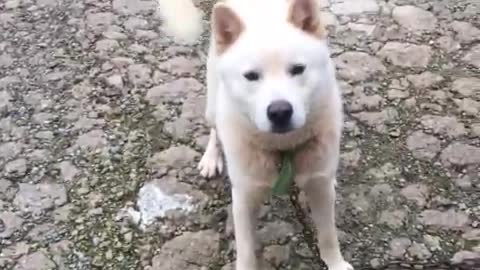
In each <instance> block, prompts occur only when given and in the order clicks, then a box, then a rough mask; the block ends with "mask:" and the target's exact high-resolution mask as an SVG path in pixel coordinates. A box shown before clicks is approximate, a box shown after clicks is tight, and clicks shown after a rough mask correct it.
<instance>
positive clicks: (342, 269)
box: [328, 261, 353, 270]
mask: <svg viewBox="0 0 480 270" xmlns="http://www.w3.org/2000/svg"><path fill="white" fill-rule="evenodd" d="M328 270H353V266H352V265H351V264H349V263H348V262H346V261H341V262H338V263H335V264H332V265H329V266H328Z"/></svg>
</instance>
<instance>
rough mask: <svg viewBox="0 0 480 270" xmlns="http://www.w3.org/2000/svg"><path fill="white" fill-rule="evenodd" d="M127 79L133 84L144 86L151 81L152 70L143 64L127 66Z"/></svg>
mask: <svg viewBox="0 0 480 270" xmlns="http://www.w3.org/2000/svg"><path fill="white" fill-rule="evenodd" d="M127 72H128V79H129V80H130V82H131V83H132V84H134V85H135V86H145V85H149V84H150V83H152V78H151V74H152V70H151V69H150V67H148V66H147V65H145V64H135V65H130V66H129V67H128V70H127Z"/></svg>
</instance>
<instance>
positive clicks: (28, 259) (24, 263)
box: [13, 250, 56, 270]
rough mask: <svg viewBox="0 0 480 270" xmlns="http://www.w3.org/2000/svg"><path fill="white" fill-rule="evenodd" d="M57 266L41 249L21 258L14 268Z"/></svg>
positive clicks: (46, 269)
mask: <svg viewBox="0 0 480 270" xmlns="http://www.w3.org/2000/svg"><path fill="white" fill-rule="evenodd" d="M55 267H56V266H55V263H53V262H52V261H51V260H50V259H49V258H48V257H47V255H46V254H45V252H44V251H42V250H40V251H36V252H34V253H32V254H29V255H25V256H23V257H22V258H20V260H18V262H17V265H16V266H15V267H14V268H13V270H51V269H55Z"/></svg>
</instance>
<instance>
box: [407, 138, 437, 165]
mask: <svg viewBox="0 0 480 270" xmlns="http://www.w3.org/2000/svg"><path fill="white" fill-rule="evenodd" d="M407 147H408V149H409V150H410V151H412V154H413V156H414V157H415V158H418V159H421V160H427V161H428V160H432V159H433V158H434V157H435V156H436V155H437V153H438V152H440V149H441V143H440V140H438V139H437V138H436V137H434V136H431V135H427V134H425V133H423V132H421V131H415V132H414V133H412V134H411V135H410V136H409V137H408V138H407Z"/></svg>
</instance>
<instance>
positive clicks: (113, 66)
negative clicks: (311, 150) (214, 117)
mask: <svg viewBox="0 0 480 270" xmlns="http://www.w3.org/2000/svg"><path fill="white" fill-rule="evenodd" d="M197 2H199V5H200V6H201V7H202V8H203V9H204V11H205V12H206V14H208V13H209V12H208V11H209V9H210V8H211V4H212V3H211V1H197ZM321 3H322V5H321V6H322V15H323V18H324V22H325V23H326V24H328V29H329V33H330V44H331V48H332V54H333V57H334V59H335V63H336V65H337V70H338V78H339V80H340V82H341V86H342V90H343V96H344V98H345V111H346V123H345V132H344V137H343V144H342V162H341V168H340V170H339V177H338V179H339V187H338V192H339V195H338V207H337V209H338V214H337V223H338V227H339V230H340V232H341V233H340V236H341V238H340V240H341V243H342V248H343V252H344V254H345V257H346V259H347V260H349V261H350V262H352V263H353V265H354V266H356V267H357V269H367V268H381V267H382V266H384V265H388V264H389V263H392V262H395V261H402V262H403V263H404V267H406V268H408V267H421V265H422V264H423V263H436V262H450V261H453V262H461V261H462V260H465V259H476V260H477V261H479V260H480V203H479V202H480V173H479V171H480V170H479V169H480V117H479V115H480V72H479V68H480V3H479V2H478V0H442V1H427V0H391V1H384V0H330V1H327V0H324V1H321ZM205 23H206V22H205ZM206 36H208V33H205V37H206ZM205 37H204V38H203V40H202V41H200V42H199V43H198V44H197V45H195V46H183V45H179V44H174V43H172V41H171V40H169V38H168V37H167V36H166V35H165V34H164V33H163V32H162V22H161V20H160V18H159V14H158V9H157V4H156V2H155V1H154V0H112V1H110V0H109V1H105V0H75V1H74V0H2V1H0V268H1V269H6V270H11V269H14V270H21V269H22V270H26V269H32V270H33V269H35V270H43V269H117V270H119V269H151V270H153V269H155V270H170V269H175V270H178V269H182V270H196V269H199V270H200V269H201V270H206V269H212V270H220V269H225V270H226V269H232V262H233V261H234V254H235V253H234V239H233V234H232V224H231V218H230V212H231V211H230V209H229V205H230V196H229V184H228V181H226V178H225V177H219V178H217V179H212V180H209V181H206V180H204V179H201V177H200V176H199V174H198V171H197V170H196V168H195V167H196V163H197V162H198V160H199V158H200V155H201V153H202V151H203V148H204V147H205V144H206V139H207V137H206V135H207V131H208V129H207V127H206V126H205V124H204V120H203V110H204V103H205V80H204V73H205V72H204V69H205V55H206V46H207V43H206V38H205ZM299 205H300V207H297V208H295V207H292V204H291V203H290V201H289V200H288V199H274V200H270V201H268V202H266V203H265V205H264V207H263V208H262V211H261V216H260V224H259V229H258V233H259V239H261V247H260V248H261V251H262V255H263V258H264V261H265V265H266V266H265V269H303V270H307V269H312V270H313V269H315V270H316V269H320V268H321V264H320V261H319V259H318V257H317V256H315V251H314V250H312V248H311V247H312V243H314V239H313V237H314V236H312V235H311V233H308V232H309V231H311V230H310V229H311V228H310V227H309V226H310V225H309V221H308V220H302V218H301V219H299V218H298V217H301V216H302V213H303V212H306V211H308V209H306V207H305V204H304V203H303V199H302V194H300V196H299ZM303 216H305V215H303ZM306 216H307V217H308V215H306ZM415 265H416V266H415ZM392 269H393V268H392ZM424 269H426V268H424ZM431 269H438V268H431ZM472 269H473V267H472ZM478 269H480V268H478Z"/></svg>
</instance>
